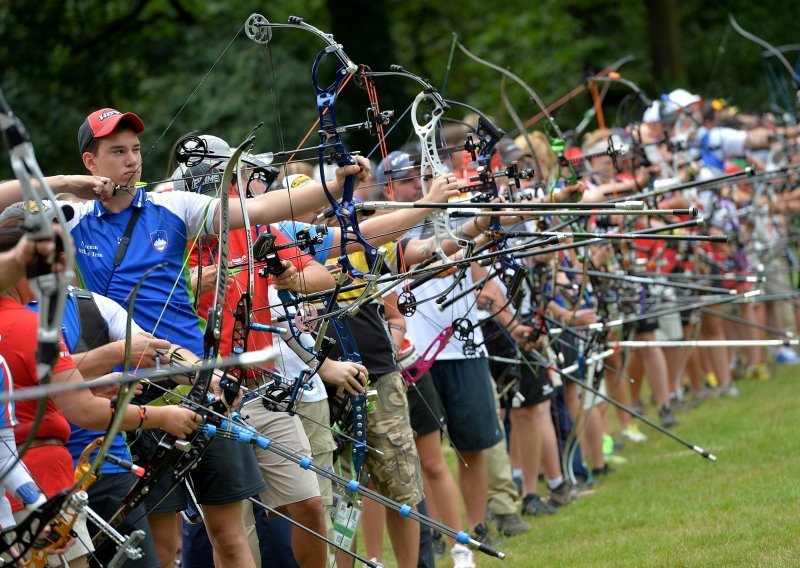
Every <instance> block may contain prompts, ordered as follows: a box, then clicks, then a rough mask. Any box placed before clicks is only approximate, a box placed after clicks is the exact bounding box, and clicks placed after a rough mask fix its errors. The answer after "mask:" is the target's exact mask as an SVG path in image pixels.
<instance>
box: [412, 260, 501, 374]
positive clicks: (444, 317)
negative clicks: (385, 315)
mask: <svg viewBox="0 0 800 568" xmlns="http://www.w3.org/2000/svg"><path fill="white" fill-rule="evenodd" d="M453 278H455V276H454V275H451V276H446V277H444V278H436V279H434V280H432V281H430V282H426V283H425V284H423V285H422V286H420V287H419V288H418V289H416V290H414V291H413V292H414V295H415V296H416V297H417V300H423V299H425V298H429V297H431V296H435V297H438V296H440V295H441V294H442V292H444V291H445V290H447V288H448V287H450V285H451V284H452V283H453ZM472 283H473V280H472V275H471V274H470V271H469V270H467V273H466V274H465V276H464V278H463V279H462V280H461V282H459V283H458V285H457V286H456V287H455V289H454V290H453V291H451V292H450V294H448V298H453V297H455V296H456V295H458V294H459V293H461V292H463V291H464V289H466V288H467V287H469V286H470V285H471V284H472ZM457 318H467V319H469V321H471V322H472V324H473V325H474V324H476V323H477V322H478V321H479V317H478V315H477V310H476V301H475V294H474V293H472V292H470V293H468V294H467V295H465V296H463V297H461V298H459V299H458V300H457V301H456V302H455V303H454V304H453V305H452V306H448V307H446V308H445V309H444V310H440V309H439V304H438V303H436V300H430V301H428V302H425V303H423V304H419V305H417V311H416V313H415V314H414V315H413V316H411V317H409V318H406V327H407V336H408V338H409V339H410V340H411V342H412V343H413V344H414V346H415V347H416V349H417V351H418V352H419V353H424V352H425V350H426V349H427V348H428V346H430V345H431V344H432V343H433V341H434V339H436V337H437V336H438V335H439V334H440V333H441V332H442V331H443V330H444V328H445V327H446V326H447V325H449V324H451V323H453V321H454V320H455V319H457ZM473 341H474V343H475V344H476V345H478V344H481V343H483V332H482V331H481V329H480V327H475V331H474V337H473ZM485 355H486V351H485V350H484V347H483V346H481V347H479V348H478V353H477V357H484V356H485ZM467 358H468V357H467V356H466V355H464V343H463V342H462V341H460V340H458V339H456V338H455V337H451V338H450V341H449V342H448V344H447V347H445V348H444V350H443V351H442V352H441V353H440V354H439V356H438V357H437V359H442V360H450V361H454V360H461V359H467Z"/></svg>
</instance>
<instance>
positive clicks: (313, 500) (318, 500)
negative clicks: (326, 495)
mask: <svg viewBox="0 0 800 568" xmlns="http://www.w3.org/2000/svg"><path fill="white" fill-rule="evenodd" d="M286 509H287V511H288V513H289V515H291V517H292V518H293V519H295V520H299V519H306V520H311V519H322V518H323V517H322V497H310V498H308V499H304V500H303V501H298V502H297V503H292V504H291V505H287V506H286Z"/></svg>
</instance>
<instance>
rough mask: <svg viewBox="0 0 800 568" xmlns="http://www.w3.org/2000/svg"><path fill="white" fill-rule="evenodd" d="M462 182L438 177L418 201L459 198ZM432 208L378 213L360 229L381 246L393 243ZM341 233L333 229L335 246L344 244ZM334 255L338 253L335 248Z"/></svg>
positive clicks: (354, 248) (350, 249)
mask: <svg viewBox="0 0 800 568" xmlns="http://www.w3.org/2000/svg"><path fill="white" fill-rule="evenodd" d="M460 187H461V184H460V183H459V182H458V181H457V180H456V179H455V177H452V176H450V177H439V178H436V179H435V180H433V182H432V183H431V189H430V191H429V192H428V195H426V196H425V197H423V198H422V199H420V200H419V202H420V203H446V202H447V201H448V200H449V199H450V198H451V197H458V195H459V188H460ZM432 211H433V209H425V208H420V209H400V210H398V211H393V212H391V213H388V214H386V215H377V216H374V217H371V218H369V219H366V220H364V221H361V222H360V223H359V225H358V226H359V228H360V229H361V234H362V235H364V238H366V239H367V240H368V241H370V242H371V243H372V244H373V245H376V246H378V245H382V244H385V243H388V242H391V241H393V240H395V239H397V238H398V237H400V236H402V235H403V233H405V232H406V231H408V230H409V229H411V228H412V227H414V226H415V225H417V224H418V223H421V222H422V221H424V220H425V218H426V217H427V216H428V215H429V214H430V213H431V212H432ZM341 238H342V233H341V231H339V230H338V229H337V230H335V231H334V237H333V245H332V247H333V249H338V247H339V245H340V244H341ZM359 250H361V247H360V246H359V245H358V244H351V245H349V246H348V252H357V251H359ZM332 254H336V252H335V251H334V252H333V253H332Z"/></svg>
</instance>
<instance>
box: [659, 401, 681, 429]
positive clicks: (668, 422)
mask: <svg viewBox="0 0 800 568" xmlns="http://www.w3.org/2000/svg"><path fill="white" fill-rule="evenodd" d="M658 418H659V419H660V420H661V425H662V426H663V427H664V428H669V427H671V426H675V425H677V424H678V419H677V418H675V413H674V412H673V411H672V408H671V407H669V406H662V407H661V409H660V410H659V411H658Z"/></svg>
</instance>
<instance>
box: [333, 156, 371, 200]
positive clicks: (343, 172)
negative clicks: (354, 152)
mask: <svg viewBox="0 0 800 568" xmlns="http://www.w3.org/2000/svg"><path fill="white" fill-rule="evenodd" d="M355 162H356V163H355V164H351V165H347V166H341V167H338V168H336V185H335V186H334V187H330V186H329V187H328V189H329V190H331V194H332V195H334V196H335V197H341V196H342V193H343V192H344V187H345V183H346V180H347V177H348V176H356V177H355V187H358V186H359V185H360V184H362V183H364V182H365V181H366V180H367V179H369V176H370V175H371V174H372V168H371V167H370V165H369V160H367V159H366V158H365V157H363V156H356V157H355Z"/></svg>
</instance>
